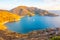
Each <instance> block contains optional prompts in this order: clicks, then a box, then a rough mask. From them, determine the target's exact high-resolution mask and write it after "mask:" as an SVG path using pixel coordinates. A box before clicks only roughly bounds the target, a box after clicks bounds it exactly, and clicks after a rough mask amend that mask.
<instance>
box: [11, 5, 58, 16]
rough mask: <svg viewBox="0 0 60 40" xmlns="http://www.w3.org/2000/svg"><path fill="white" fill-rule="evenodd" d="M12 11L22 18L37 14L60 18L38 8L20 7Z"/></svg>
mask: <svg viewBox="0 0 60 40" xmlns="http://www.w3.org/2000/svg"><path fill="white" fill-rule="evenodd" d="M10 11H11V12H13V13H16V14H18V15H20V16H26V15H29V16H34V15H36V14H39V15H41V16H58V15H57V14H54V13H50V12H48V11H46V10H42V9H39V8H36V7H26V6H18V7H16V8H14V9H12V10H10Z"/></svg>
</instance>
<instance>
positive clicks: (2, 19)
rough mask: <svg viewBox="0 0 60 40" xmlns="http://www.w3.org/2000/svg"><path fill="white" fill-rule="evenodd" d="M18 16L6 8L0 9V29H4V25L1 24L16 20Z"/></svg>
mask: <svg viewBox="0 0 60 40" xmlns="http://www.w3.org/2000/svg"><path fill="white" fill-rule="evenodd" d="M19 19H20V16H18V15H16V14H13V13H11V12H9V11H7V10H0V30H5V29H6V27H5V26H4V25H3V24H5V23H7V22H13V21H18V20H19Z"/></svg>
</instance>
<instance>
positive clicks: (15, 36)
mask: <svg viewBox="0 0 60 40" xmlns="http://www.w3.org/2000/svg"><path fill="white" fill-rule="evenodd" d="M55 36H60V28H54V29H53V28H51V29H46V30H37V31H32V32H30V33H28V34H20V33H16V32H11V31H9V30H4V31H3V30H0V40H50V39H51V38H52V37H55Z"/></svg>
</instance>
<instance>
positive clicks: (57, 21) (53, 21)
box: [5, 15, 60, 33]
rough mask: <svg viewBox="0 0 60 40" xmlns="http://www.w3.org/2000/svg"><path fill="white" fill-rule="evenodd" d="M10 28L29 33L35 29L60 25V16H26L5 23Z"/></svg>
mask: <svg viewBox="0 0 60 40" xmlns="http://www.w3.org/2000/svg"><path fill="white" fill-rule="evenodd" d="M5 25H6V26H7V28H8V29H9V30H12V31H14V32H18V33H28V32H30V31H33V30H43V29H46V28H55V27H60V17H59V16H57V17H50V16H38V15H36V16H33V17H29V16H25V17H23V18H22V19H21V20H20V21H18V22H12V23H7V24H5Z"/></svg>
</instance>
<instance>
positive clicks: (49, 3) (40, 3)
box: [0, 0, 60, 10]
mask: <svg viewBox="0 0 60 40" xmlns="http://www.w3.org/2000/svg"><path fill="white" fill-rule="evenodd" d="M17 6H29V7H30V6H31V7H38V8H40V9H45V10H60V0H0V9H5V10H10V9H12V8H15V7H17Z"/></svg>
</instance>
